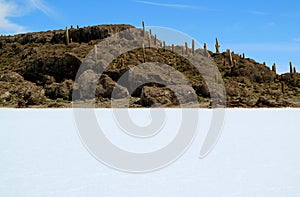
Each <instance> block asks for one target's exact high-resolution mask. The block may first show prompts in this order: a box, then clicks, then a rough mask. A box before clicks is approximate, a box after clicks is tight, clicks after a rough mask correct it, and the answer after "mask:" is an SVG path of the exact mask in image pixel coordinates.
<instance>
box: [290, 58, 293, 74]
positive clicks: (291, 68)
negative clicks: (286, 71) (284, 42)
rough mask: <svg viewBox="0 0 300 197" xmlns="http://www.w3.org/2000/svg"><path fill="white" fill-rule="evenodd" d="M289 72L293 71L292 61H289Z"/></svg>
mask: <svg viewBox="0 0 300 197" xmlns="http://www.w3.org/2000/svg"><path fill="white" fill-rule="evenodd" d="M290 73H291V74H292V73H293V62H291V61H290Z"/></svg>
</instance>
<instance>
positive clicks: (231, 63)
mask: <svg viewBox="0 0 300 197" xmlns="http://www.w3.org/2000/svg"><path fill="white" fill-rule="evenodd" d="M227 53H228V55H229V64H230V66H233V60H232V54H231V50H230V49H227Z"/></svg>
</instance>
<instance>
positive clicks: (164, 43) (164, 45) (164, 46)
mask: <svg viewBox="0 0 300 197" xmlns="http://www.w3.org/2000/svg"><path fill="white" fill-rule="evenodd" d="M163 48H164V50H166V42H165V41H163Z"/></svg>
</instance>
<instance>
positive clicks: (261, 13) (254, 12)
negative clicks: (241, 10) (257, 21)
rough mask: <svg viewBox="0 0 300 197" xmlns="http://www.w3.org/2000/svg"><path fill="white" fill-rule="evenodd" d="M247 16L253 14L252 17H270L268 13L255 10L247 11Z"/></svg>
mask: <svg viewBox="0 0 300 197" xmlns="http://www.w3.org/2000/svg"><path fill="white" fill-rule="evenodd" d="M247 12H248V13H249V14H253V15H261V16H263V15H265V16H266V15H270V13H268V12H263V11H257V10H250V11H247Z"/></svg>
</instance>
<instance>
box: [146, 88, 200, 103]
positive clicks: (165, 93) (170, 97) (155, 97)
mask: <svg viewBox="0 0 300 197" xmlns="http://www.w3.org/2000/svg"><path fill="white" fill-rule="evenodd" d="M169 87H170V88H166V87H156V86H144V87H143V88H142V94H141V100H140V103H141V104H142V105H143V106H144V107H157V106H160V105H164V106H174V105H185V104H188V103H190V104H191V105H194V104H197V102H198V101H197V97H196V96H195V95H196V94H195V91H194V89H193V88H192V87H190V86H187V85H177V86H169ZM171 89H172V90H173V91H172V90H171ZM175 92H176V93H177V95H176V94H175ZM177 96H178V97H177ZM185 106H186V105H185Z"/></svg>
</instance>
